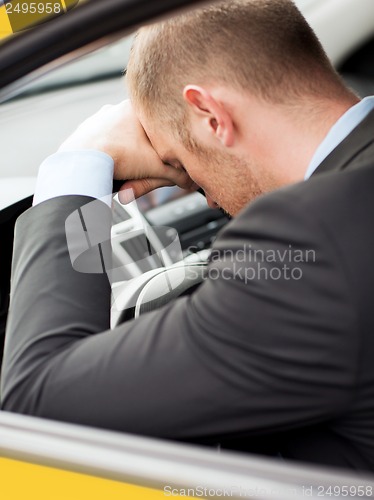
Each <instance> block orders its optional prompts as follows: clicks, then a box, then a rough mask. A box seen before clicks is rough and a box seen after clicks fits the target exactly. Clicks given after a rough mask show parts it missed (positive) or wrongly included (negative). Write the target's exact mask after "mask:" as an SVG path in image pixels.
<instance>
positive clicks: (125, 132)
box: [59, 100, 197, 201]
mask: <svg viewBox="0 0 374 500" xmlns="http://www.w3.org/2000/svg"><path fill="white" fill-rule="evenodd" d="M82 149H94V150H97V151H102V152H104V153H106V154H108V155H109V156H111V157H112V158H113V161H114V178H115V179H118V180H126V182H125V183H124V184H123V186H122V187H121V192H122V191H124V190H125V189H129V188H132V189H133V190H134V194H135V197H136V198H138V197H139V196H141V195H143V194H145V193H148V192H149V191H152V190H153V189H155V188H157V187H161V186H173V185H178V186H179V187H181V188H184V189H193V188H197V186H196V185H195V184H194V182H193V181H192V180H191V178H190V177H189V176H188V174H187V173H186V172H185V171H184V170H182V169H177V168H174V167H172V166H170V165H165V164H164V163H163V162H162V161H161V160H160V158H159V156H158V155H157V153H156V151H155V150H154V149H153V147H152V145H151V143H150V141H149V140H148V137H147V136H146V134H145V132H144V129H143V127H142V125H141V123H140V122H139V120H138V118H137V116H136V114H135V112H134V110H133V108H132V105H131V102H130V101H129V100H126V101H123V102H121V103H120V104H117V105H107V106H104V107H103V108H101V109H100V111H98V112H97V113H96V114H94V115H93V116H91V117H90V118H88V119H87V120H86V121H84V122H83V123H82V124H81V125H80V126H79V127H78V128H77V130H76V131H75V132H74V133H73V134H72V135H71V136H70V137H69V138H68V139H67V140H66V141H65V142H64V143H63V144H62V145H61V147H60V148H59V151H76V150H82ZM124 195H125V193H123V194H122V200H121V201H125V196H124Z"/></svg>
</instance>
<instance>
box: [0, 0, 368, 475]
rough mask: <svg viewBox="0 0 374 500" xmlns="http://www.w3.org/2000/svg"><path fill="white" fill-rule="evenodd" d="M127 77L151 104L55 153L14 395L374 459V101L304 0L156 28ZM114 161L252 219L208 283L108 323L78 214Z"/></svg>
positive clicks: (149, 423)
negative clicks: (336, 66) (303, 9)
mask: <svg viewBox="0 0 374 500" xmlns="http://www.w3.org/2000/svg"><path fill="white" fill-rule="evenodd" d="M127 80H128V84H129V89H130V95H131V99H132V106H133V107H131V105H130V104H129V103H122V104H120V105H118V106H113V107H105V108H104V109H103V110H101V111H100V112H99V113H98V114H97V115H95V116H94V117H93V118H91V119H89V120H88V121H86V122H85V123H84V124H83V125H82V126H81V127H80V128H79V129H78V130H77V131H76V132H75V133H74V134H73V135H72V136H71V137H70V138H69V139H68V140H67V141H66V142H65V143H64V144H63V145H62V147H61V149H60V151H59V152H58V153H57V155H54V156H52V157H51V158H49V159H47V160H46V162H45V163H44V164H43V165H42V167H41V170H40V174H39V179H38V185H37V189H36V193H35V199H34V205H35V206H34V207H33V208H32V209H31V210H29V211H28V212H26V213H25V214H24V215H23V216H22V217H21V218H20V219H19V221H18V223H17V228H16V236H15V249H14V266H13V278H12V299H11V308H10V313H9V321H8V330H7V339H6V346H5V356H4V367H3V373H2V397H3V400H2V405H3V409H5V410H8V411H15V412H21V413H26V414H32V415H38V416H42V417H46V418H52V419H59V420H64V421H71V422H77V423H81V424H87V425H93V426H98V427H105V428H111V429H115V430H121V431H126V432H134V433H139V434H146V435H150V436H158V437H163V438H171V439H178V440H185V441H194V442H199V443H208V444H217V443H220V444H221V445H222V446H223V447H229V448H237V449H238V448H239V449H245V450H248V451H252V452H258V453H265V454H266V453H269V454H276V453H280V454H281V455H282V456H283V457H284V458H294V459H299V460H303V461H310V462H314V463H320V464H330V465H337V466H345V467H352V468H356V469H368V470H373V467H374V432H373V428H374V369H373V363H372V358H373V356H374V338H373V335H372V332H373V330H374V313H373V308H372V301H371V297H372V288H373V284H374V270H373V266H372V255H373V252H374V239H373V236H372V221H371V215H372V214H373V213H374V197H373V195H372V186H373V185H374V161H373V154H374V133H373V130H374V128H373V126H374V112H373V108H374V103H373V100H372V99H367V100H364V101H359V99H358V98H357V96H356V95H354V94H353V93H352V92H351V91H350V90H349V89H347V88H346V87H345V86H344V84H343V83H342V81H341V80H340V78H339V77H338V75H337V74H336V73H335V71H334V70H333V69H332V67H331V66H330V64H329V62H328V60H327V58H326V56H325V54H324V52H323V50H322V48H321V47H320V44H319V42H318V41H317V39H316V37H315V35H314V34H313V32H312V31H311V29H310V28H309V27H308V25H307V24H306V22H305V20H304V19H303V18H302V16H301V14H300V13H299V12H298V10H297V9H296V7H295V6H294V5H293V3H292V2H290V1H289V0H272V1H269V2H268V1H264V0H243V1H230V2H225V3H223V4H216V5H213V6H211V7H206V8H205V9H203V10H198V11H194V12H192V13H190V14H185V15H183V16H179V17H177V18H175V19H173V20H170V21H166V22H163V23H161V24H158V25H155V26H151V27H148V28H146V29H142V30H141V31H140V32H139V34H138V37H137V39H136V41H135V44H134V47H133V51H132V55H131V60H130V63H129V66H128V69H127ZM113 166H114V177H115V178H116V179H127V182H125V184H124V188H125V187H132V188H133V189H134V191H135V194H136V195H137V196H138V195H140V194H142V193H144V192H147V191H149V190H152V189H154V188H155V187H158V186H161V185H170V184H178V185H180V186H182V187H191V186H192V182H195V184H196V185H198V186H201V187H202V188H203V189H204V191H205V193H206V195H207V199H208V202H209V203H210V204H211V205H212V206H213V205H214V206H216V205H219V206H221V207H223V208H224V209H225V210H226V211H228V212H229V213H231V214H232V215H234V216H235V218H234V220H233V221H231V223H230V224H228V225H227V226H226V228H225V229H224V230H223V231H222V232H221V234H220V235H219V237H218V238H217V240H216V242H215V243H214V246H213V250H212V257H211V262H210V265H209V268H208V278H207V279H206V280H205V281H204V283H203V284H202V285H201V286H200V288H199V289H198V290H197V291H196V292H195V293H194V294H193V295H192V296H190V297H183V298H180V299H178V300H175V301H174V302H172V303H171V304H169V305H167V306H166V307H164V308H162V309H160V310H158V311H154V312H152V313H149V314H146V315H144V316H142V317H141V318H139V319H137V320H135V321H132V322H129V323H126V324H124V325H121V326H119V327H117V328H116V329H115V331H114V332H113V333H109V307H110V287H109V284H108V283H107V280H106V278H105V275H103V274H83V273H78V272H76V271H74V270H73V269H72V266H71V264H70V259H69V253H68V248H67V243H66V236H65V221H66V219H67V217H68V216H69V215H70V214H71V213H72V212H74V211H75V210H78V209H79V210H80V209H81V207H84V205H86V204H87V203H89V202H91V201H92V199H93V198H99V197H101V196H104V195H106V194H108V192H109V191H110V188H111V182H112V174H113ZM294 183H297V184H296V185H293V186H290V187H286V188H283V189H280V190H276V191H275V192H273V193H271V194H268V195H266V196H259V195H260V194H262V193H265V192H268V191H272V190H274V189H276V188H279V187H282V186H285V185H290V184H294ZM254 198H258V199H256V200H255V201H254V202H253V203H251V204H249V202H250V201H252V200H253V199H254ZM107 232H108V236H109V227H108V228H107ZM243 248H244V254H245V259H244V261H243V260H241V257H240V258H239V256H242V254H243ZM213 270H214V271H216V273H213V272H212V271H213ZM217 273H218V279H216V278H217ZM213 274H215V275H216V276H215V278H213Z"/></svg>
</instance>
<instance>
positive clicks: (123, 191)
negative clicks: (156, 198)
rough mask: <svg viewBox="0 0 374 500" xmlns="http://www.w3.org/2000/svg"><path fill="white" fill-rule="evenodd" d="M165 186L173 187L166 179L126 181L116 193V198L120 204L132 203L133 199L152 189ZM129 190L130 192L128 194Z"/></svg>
mask: <svg viewBox="0 0 374 500" xmlns="http://www.w3.org/2000/svg"><path fill="white" fill-rule="evenodd" d="M165 186H175V184H174V183H173V182H171V181H169V180H167V179H138V180H134V181H128V182H125V183H124V184H122V186H121V188H120V190H119V192H118V198H119V201H120V202H121V203H122V204H126V203H129V202H130V201H132V200H133V199H134V197H135V198H139V197H140V196H143V195H144V194H147V193H150V192H151V191H153V190H154V189H157V188H160V187H165ZM129 190H131V191H130V192H129Z"/></svg>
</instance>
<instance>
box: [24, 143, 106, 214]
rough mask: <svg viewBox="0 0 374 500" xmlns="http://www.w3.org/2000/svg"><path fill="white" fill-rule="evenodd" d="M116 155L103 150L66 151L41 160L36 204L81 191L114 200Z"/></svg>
mask: <svg viewBox="0 0 374 500" xmlns="http://www.w3.org/2000/svg"><path fill="white" fill-rule="evenodd" d="M113 169H114V161H113V159H112V158H111V157H110V156H109V155H107V154H106V153H103V152H101V151H95V150H81V151H64V152H59V153H55V154H53V155H51V156H49V157H48V158H47V159H46V160H44V162H43V163H42V164H41V166H40V168H39V173H38V179H37V182H36V188H35V194H34V201H33V205H34V206H35V205H38V204H39V203H42V202H43V201H47V200H50V199H52V198H57V197H58V196H64V195H81V196H90V197H92V198H100V199H103V201H105V202H106V203H107V204H108V205H110V203H111V196H110V195H111V193H112V186H113Z"/></svg>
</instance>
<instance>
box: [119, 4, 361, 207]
mask: <svg viewBox="0 0 374 500" xmlns="http://www.w3.org/2000/svg"><path fill="white" fill-rule="evenodd" d="M127 82H128V87H129V91H130V95H131V99H132V101H133V105H134V106H135V110H136V112H137V114H138V116H139V119H140V121H141V123H142V125H143V127H144V129H145V131H146V133H147V135H148V137H149V139H150V140H151V142H152V144H153V146H154V148H155V150H156V152H157V153H158V154H159V155H160V157H161V158H162V159H163V160H164V161H165V162H167V163H171V164H172V165H174V166H175V167H177V168H178V167H181V166H183V167H185V168H186V170H187V171H188V173H189V174H190V176H191V177H192V178H193V179H194V180H195V181H196V183H197V184H200V185H201V186H202V187H203V188H204V189H205V191H206V192H207V194H208V195H209V196H210V197H211V198H212V199H213V200H214V201H215V202H217V203H218V204H219V205H221V206H223V207H224V208H225V209H226V210H228V211H229V212H230V213H233V214H235V213H236V212H237V211H238V210H239V209H240V208H242V207H243V206H244V205H245V204H246V203H247V202H248V201H250V200H251V199H253V198H254V197H255V196H257V195H259V194H260V193H262V192H264V191H268V190H270V189H273V188H275V187H278V186H280V185H282V184H285V183H287V182H293V181H294V180H298V179H299V178H302V177H300V172H301V171H302V169H304V171H305V169H306V167H307V165H304V163H305V162H306V161H307V159H308V158H309V159H310V157H311V156H312V153H313V151H314V150H313V147H314V146H318V141H320V140H322V138H323V133H326V131H327V130H328V128H329V127H330V126H331V124H332V123H333V122H334V120H336V119H337V117H339V116H337V115H339V114H340V115H341V114H342V113H343V112H344V110H345V109H347V107H349V106H350V105H352V103H353V101H354V96H353V95H352V94H351V93H350V92H349V91H348V90H347V89H346V88H345V87H344V85H343V84H342V82H341V80H340V78H339V77H338V75H337V74H336V73H335V71H334V69H333V68H332V67H331V64H330V63H329V61H328V59H327V57H326V55H325V53H324V51H323V49H322V47H321V45H320V43H319V42H318V40H317V38H316V36H315V35H314V33H313V31H312V30H311V28H310V27H309V26H308V24H307V22H306V21H305V19H304V18H303V16H302V15H301V14H300V12H299V11H298V9H297V8H296V7H295V5H294V4H293V2H291V1H290V0H231V1H226V2H219V3H215V4H213V5H212V6H209V7H206V8H203V9H198V10H195V11H192V12H191V13H187V14H183V15H179V16H177V17H175V18H173V19H171V20H168V21H165V22H161V23H158V24H155V25H152V26H149V27H146V28H143V29H141V30H140V31H139V32H138V34H137V37H136V40H135V42H134V45H133V49H132V54H131V58H130V61H129V65H128V68H127ZM330 122H332V123H330ZM325 129H326V130H325ZM297 130H299V131H303V132H304V133H305V134H306V135H307V134H309V135H310V137H311V138H313V141H312V142H313V143H316V144H315V145H314V146H313V145H312V144H309V146H308V145H304V146H303V147H302V145H301V144H299V143H300V140H301V139H300V137H301V135H300V134H299V135H300V137H299V136H297V135H296V136H295V131H297ZM282 135H283V136H284V137H283V140H282V141H280V139H281V138H282ZM291 135H293V137H292V138H291V137H290V136H291ZM291 139H292V140H293V141H294V143H295V147H294V151H293V152H291V151H290V145H291V144H292V140H291ZM309 142H311V141H309ZM282 145H283V146H282ZM314 149H315V147H314ZM276 150H277V151H276ZM286 157H288V162H289V165H288V166H286V165H285V160H286ZM297 161H298V162H299V163H300V162H301V163H302V164H301V165H300V166H299V170H300V171H299V170H298V171H297V172H295V171H293V172H290V169H291V167H292V164H294V163H296V162H297Z"/></svg>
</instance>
